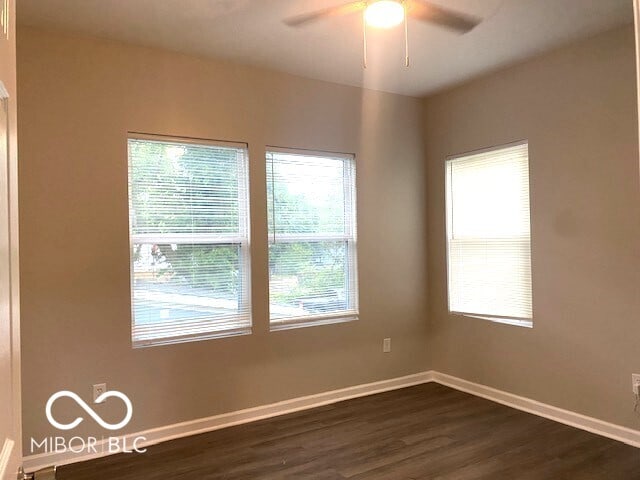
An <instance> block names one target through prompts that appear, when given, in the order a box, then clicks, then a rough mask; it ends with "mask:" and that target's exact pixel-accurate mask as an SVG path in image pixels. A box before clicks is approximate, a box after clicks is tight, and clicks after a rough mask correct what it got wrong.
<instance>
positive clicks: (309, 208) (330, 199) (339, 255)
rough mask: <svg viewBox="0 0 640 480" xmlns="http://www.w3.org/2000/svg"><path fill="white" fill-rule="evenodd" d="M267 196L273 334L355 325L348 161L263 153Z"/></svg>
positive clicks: (336, 157) (314, 155) (271, 151)
mask: <svg viewBox="0 0 640 480" xmlns="http://www.w3.org/2000/svg"><path fill="white" fill-rule="evenodd" d="M267 196H268V222H269V307H270V319H271V328H272V329H278V328H288V327H290V326H298V325H309V324H314V325H315V324H319V323H332V322H337V321H346V320H353V319H356V318H357V315H358V288H357V285H358V282H357V274H356V211H355V161H354V158H353V156H351V155H338V154H325V153H311V152H299V151H287V150H281V149H273V148H272V149H269V151H268V152H267Z"/></svg>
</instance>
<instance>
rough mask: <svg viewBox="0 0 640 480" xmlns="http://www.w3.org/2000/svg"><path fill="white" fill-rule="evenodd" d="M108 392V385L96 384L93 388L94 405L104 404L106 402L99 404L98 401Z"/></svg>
mask: <svg viewBox="0 0 640 480" xmlns="http://www.w3.org/2000/svg"><path fill="white" fill-rule="evenodd" d="M106 391H107V384H106V383H96V384H95V385H94V386H93V403H103V402H104V400H102V401H101V402H98V401H97V399H98V397H99V396H100V395H102V394H103V393H104V392H106Z"/></svg>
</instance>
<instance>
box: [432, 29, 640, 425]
mask: <svg viewBox="0 0 640 480" xmlns="http://www.w3.org/2000/svg"><path fill="white" fill-rule="evenodd" d="M634 58H635V55H634V38H633V28H632V27H629V28H625V29H622V30H618V31H614V32H611V33H607V34H603V35H601V36H598V37H595V38H593V39H590V40H587V41H584V42H581V43H578V44H575V45H573V46H571V47H568V48H564V49H562V50H559V51H557V52H554V53H552V54H549V55H546V56H543V57H541V58H538V59H535V60H532V61H529V62H527V63H525V64H522V65H519V66H516V67H513V68H509V69H506V70H504V71H501V72H498V73H496V74H493V75H489V76H486V77H484V78H481V79H478V80H475V81H473V82H471V83H468V84H466V85H463V86H461V87H459V88H455V89H452V90H450V91H447V92H444V93H442V94H439V95H436V96H433V97H431V98H429V99H427V100H426V102H425V104H426V121H425V128H426V130H425V144H426V146H427V158H428V174H427V177H428V182H427V183H428V186H427V192H428V200H427V203H428V218H429V225H428V228H429V237H428V239H429V242H428V243H429V246H428V252H429V304H430V308H429V317H430V334H429V342H428V346H429V348H430V349H431V353H432V358H433V366H434V367H435V368H436V369H438V370H440V371H443V372H445V373H449V374H452V375H456V376H460V377H463V378H465V379H468V380H471V381H474V382H479V383H482V384H485V385H489V386H492V387H496V388H499V389H503V390H506V391H509V392H513V393H515V394H519V395H523V396H526V397H530V398H533V399H536V400H539V401H542V402H545V403H549V404H552V405H556V406H559V407H562V408H566V409H569V410H573V411H576V412H580V413H583V414H586V415H591V416H594V417H597V418H601V419H604V420H607V421H611V422H615V423H619V424H622V425H626V426H629V427H634V428H638V427H639V426H640V421H639V420H638V418H637V417H635V416H634V414H633V397H632V394H631V373H632V372H640V348H639V347H638V345H639V343H638V342H639V341H640V221H639V220H640V188H639V183H638V130H637V118H636V117H637V115H636V107H637V102H636V87H635V63H634ZM520 139H528V140H529V151H530V181H531V223H532V257H533V259H532V267H533V302H534V303H533V308H534V328H533V329H527V328H521V327H514V326H507V325H499V324H495V323H491V322H487V321H483V320H478V319H473V318H465V317H454V316H450V315H448V313H447V303H446V265H445V217H444V159H445V157H446V156H447V155H450V154H455V153H459V152H465V151H469V150H474V149H478V148H482V147H487V146H491V145H499V144H502V143H507V142H512V141H514V140H520Z"/></svg>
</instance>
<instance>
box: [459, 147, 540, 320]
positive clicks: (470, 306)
mask: <svg viewBox="0 0 640 480" xmlns="http://www.w3.org/2000/svg"><path fill="white" fill-rule="evenodd" d="M529 232H530V219H529V158H528V146H527V144H526V143H521V144H517V145H511V146H507V147H502V148H496V149H491V150H486V151H482V152H477V153H470V154H466V155H461V156H456V157H453V158H450V159H449V160H448V161H447V237H448V242H447V253H448V277H449V278H448V283H449V311H450V312H452V313H457V314H462V315H469V316H476V317H481V318H487V319H490V320H496V321H502V322H506V323H514V324H520V325H531V318H532V302H531V246H530V234H529Z"/></svg>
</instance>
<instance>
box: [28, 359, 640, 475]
mask: <svg viewBox="0 0 640 480" xmlns="http://www.w3.org/2000/svg"><path fill="white" fill-rule="evenodd" d="M428 382H436V383H439V384H441V385H445V386H447V387H451V388H454V389H456V390H460V391H463V392H466V393H470V394H472V395H476V396H478V397H482V398H486V399H488V400H491V401H494V402H497V403H500V404H502V405H506V406H508V407H512V408H516V409H518V410H522V411H525V412H528V413H532V414H534V415H538V416H541V417H544V418H548V419H550V420H554V421H556V422H559V423H563V424H565V425H569V426H572V427H576V428H579V429H581V430H586V431H588V432H591V433H595V434H598V435H601V436H603V437H607V438H611V439H613V440H618V441H620V442H623V443H626V444H628V445H632V446H634V447H640V431H639V430H633V429H630V428H627V427H623V426H621V425H615V424H613V423H608V422H605V421H602V420H598V419H596V418H592V417H588V416H586V415H582V414H579V413H575V412H571V411H568V410H563V409H561V408H558V407H554V406H552V405H547V404H544V403H541V402H537V401H536V400H531V399H530V398H525V397H520V396H518V395H514V394H512V393H508V392H504V391H502V390H497V389H495V388H491V387H487V386H485V385H480V384H477V383H473V382H469V381H467V380H463V379H461V378H457V377H453V376H451V375H447V374H444V373H440V372H436V371H427V372H420V373H416V374H413V375H407V376H404V377H398V378H392V379H389V380H382V381H379V382H373V383H367V384H363V385H356V386H353V387H347V388H342V389H339V390H333V391H330V392H324V393H319V394H315V395H308V396H305V397H298V398H293V399H290V400H284V401H282V402H277V403H272V404H269V405H263V406H259V407H254V408H248V409H245V410H238V411H236V412H229V413H223V414H221V415H215V416H212V417H206V418H201V419H197V420H191V421H188V422H182V423H176V424H173V425H167V426H163V427H158V428H153V429H150V430H145V431H142V432H138V433H133V434H129V435H125V436H124V438H125V439H126V441H127V444H129V445H130V444H131V442H132V441H133V439H135V438H136V437H141V436H142V437H145V438H146V441H145V442H142V443H140V444H138V446H143V447H146V446H150V445H155V444H157V443H161V442H166V441H168V440H174V439H176V438H182V437H188V436H190V435H197V434H199V433H206V432H211V431H214V430H219V429H221V428H226V427H231V426H234V425H240V424H243V423H249V422H254V421H257V420H262V419H265V418H271V417H276V416H279V415H285V414H287V413H293V412H298V411H300V410H308V409H310V408H315V407H320V406H322V405H328V404H331V403H336V402H341V401H343V400H349V399H351V398H357V397H364V396H367V395H374V394H376V393H382V392H387V391H390V390H397V389H400V388H405V387H410V386H413V385H420V384H423V383H428ZM103 445H104V442H103V443H102V444H101V443H100V442H98V447H101V446H103ZM98 450H99V451H98V453H92V454H88V455H83V454H74V453H72V452H61V453H56V452H53V453H40V454H35V455H27V456H25V457H24V458H23V465H24V468H25V470H26V471H27V472H33V471H35V470H39V469H41V468H45V467H49V466H52V465H57V466H60V465H66V464H70V463H75V462H82V461H86V460H92V459H95V458H99V457H103V456H106V455H108V454H109V453H108V452H107V453H103V451H100V450H101V449H100V448H98Z"/></svg>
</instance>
